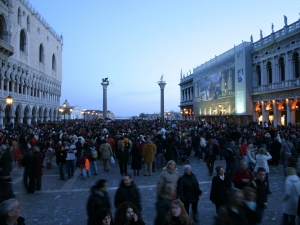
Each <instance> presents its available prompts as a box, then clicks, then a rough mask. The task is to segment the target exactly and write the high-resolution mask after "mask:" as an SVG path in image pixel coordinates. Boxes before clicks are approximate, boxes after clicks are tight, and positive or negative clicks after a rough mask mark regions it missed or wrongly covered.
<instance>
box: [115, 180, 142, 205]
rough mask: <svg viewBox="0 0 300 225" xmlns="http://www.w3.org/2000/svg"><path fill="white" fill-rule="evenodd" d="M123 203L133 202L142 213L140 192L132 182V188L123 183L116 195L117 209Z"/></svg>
mask: <svg viewBox="0 0 300 225" xmlns="http://www.w3.org/2000/svg"><path fill="white" fill-rule="evenodd" d="M123 202H131V203H133V204H135V206H136V207H137V208H138V209H139V210H140V211H141V197H140V192H139V189H138V188H137V186H136V185H135V183H134V181H132V182H131V185H130V186H126V185H125V184H124V182H123V181H121V183H120V186H119V188H118V189H117V191H116V195H115V201H114V203H115V207H116V208H118V206H119V205H120V204H121V203H123Z"/></svg>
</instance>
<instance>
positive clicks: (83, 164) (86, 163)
mask: <svg viewBox="0 0 300 225" xmlns="http://www.w3.org/2000/svg"><path fill="white" fill-rule="evenodd" d="M79 169H80V172H81V174H82V177H83V179H86V177H91V176H92V174H91V170H90V160H89V157H88V155H87V153H86V152H84V153H83V156H82V157H81V159H80V161H79Z"/></svg>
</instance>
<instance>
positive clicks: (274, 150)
mask: <svg viewBox="0 0 300 225" xmlns="http://www.w3.org/2000/svg"><path fill="white" fill-rule="evenodd" d="M281 147H282V145H281V143H280V142H279V140H278V138H277V137H276V138H274V141H273V143H272V144H271V146H270V149H271V155H272V165H273V166H278V161H279V159H280V151H281Z"/></svg>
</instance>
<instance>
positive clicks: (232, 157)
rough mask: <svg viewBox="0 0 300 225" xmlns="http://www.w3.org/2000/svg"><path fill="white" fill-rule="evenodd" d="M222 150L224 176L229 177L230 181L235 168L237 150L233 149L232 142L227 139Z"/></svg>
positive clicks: (230, 139)
mask: <svg viewBox="0 0 300 225" xmlns="http://www.w3.org/2000/svg"><path fill="white" fill-rule="evenodd" d="M222 149H223V151H222V157H223V158H224V159H225V161H226V174H227V175H228V176H229V178H230V180H232V177H233V174H234V172H235V171H236V168H237V164H236V161H237V160H236V158H237V157H238V150H237V148H236V147H235V144H234V140H233V139H232V138H229V139H228V142H227V143H225V144H224V146H223V148H222Z"/></svg>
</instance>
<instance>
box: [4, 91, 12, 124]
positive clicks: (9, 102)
mask: <svg viewBox="0 0 300 225" xmlns="http://www.w3.org/2000/svg"><path fill="white" fill-rule="evenodd" d="M13 102H14V99H13V97H11V96H10V94H9V95H8V96H7V97H6V106H7V122H9V111H10V106H11V105H12V104H13Z"/></svg>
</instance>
